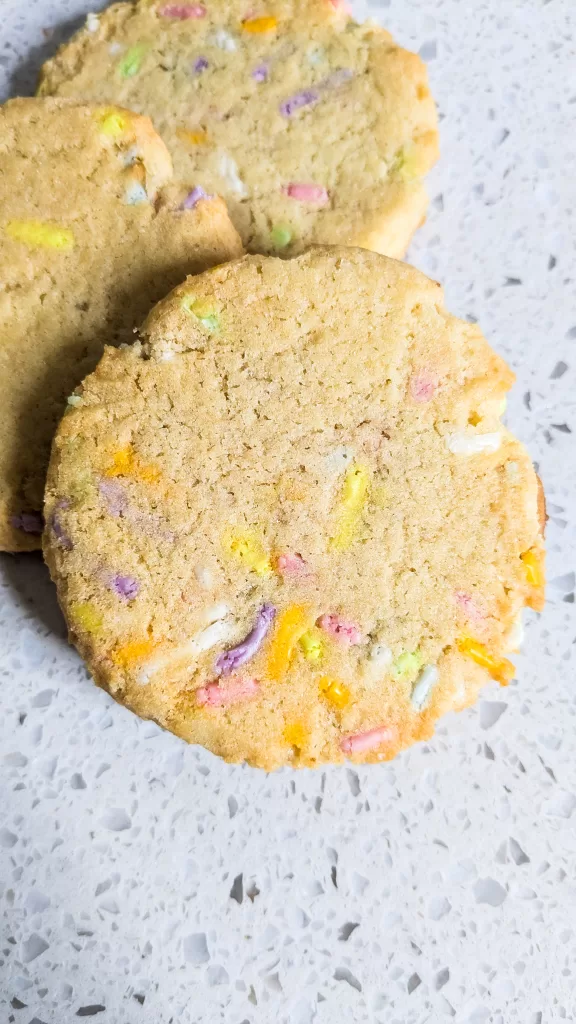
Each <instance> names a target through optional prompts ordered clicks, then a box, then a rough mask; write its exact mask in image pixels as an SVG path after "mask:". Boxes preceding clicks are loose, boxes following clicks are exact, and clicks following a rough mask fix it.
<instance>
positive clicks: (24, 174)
mask: <svg viewBox="0 0 576 1024" xmlns="http://www.w3.org/2000/svg"><path fill="white" fill-rule="evenodd" d="M0 168H1V169H0V178H1V184H2V188H1V191H2V204H1V210H0V239H1V243H2V245H1V254H0V336H1V338H2V342H1V344H0V434H1V436H2V446H1V448H0V550H7V551H25V550H32V549H34V548H39V547H40V546H41V541H40V534H41V532H42V517H41V510H42V504H43V494H44V479H45V474H46V466H47V464H48V457H49V452H50V443H51V440H52V435H53V432H54V428H55V426H56V423H57V421H58V419H59V417H60V416H61V415H62V412H63V410H64V408H65V406H66V398H67V396H68V395H69V394H70V392H71V391H72V390H73V389H74V387H75V386H76V384H78V382H79V381H80V380H82V377H83V376H85V374H86V373H88V372H89V371H90V370H92V369H93V367H94V366H95V365H96V363H97V361H98V359H99V357H100V355H101V354H102V346H103V343H104V341H106V342H108V343H111V342H114V343H119V342H121V341H130V340H132V336H133V335H132V331H133V329H134V326H135V325H136V324H138V323H140V322H141V321H142V318H143V317H144V316H145V315H146V313H147V312H148V310H149V309H150V308H151V306H152V305H153V303H154V302H156V301H157V300H158V299H159V298H161V297H162V296H163V295H165V294H166V292H167V291H168V290H169V289H170V288H172V287H174V285H175V284H177V283H178V282H179V281H182V280H183V279H184V277H185V276H186V274H187V273H191V272H195V271H198V270H204V269H206V267H209V266H211V265H213V264H214V263H219V262H221V261H222V260H226V259H229V258H232V257H235V256H238V255H239V254H240V253H241V252H242V247H241V243H240V239H239V237H238V234H237V232H236V230H235V228H234V227H233V225H232V223H231V221H230V219H229V217H228V214H227V211H226V207H225V204H224V203H223V201H222V200H220V199H213V200H210V201H208V200H204V199H202V197H201V194H199V193H198V191H197V190H196V192H194V191H192V190H191V189H190V188H187V187H185V186H183V185H179V184H177V183H175V182H173V181H172V164H171V160H170V156H169V154H168V151H167V149H166V147H165V145H164V143H163V142H162V140H161V139H160V138H159V136H158V135H156V133H155V132H154V130H153V128H152V124H151V122H150V121H149V119H148V118H147V117H140V116H138V115H135V114H131V113H129V112H128V111H126V110H121V109H119V108H117V107H109V106H100V107H92V108H90V107H85V106H79V105H78V104H75V103H74V102H73V101H71V100H59V99H45V100H40V99H18V100H12V101H10V102H9V103H7V104H5V106H3V107H1V108H0ZM72 401H73V400H72Z"/></svg>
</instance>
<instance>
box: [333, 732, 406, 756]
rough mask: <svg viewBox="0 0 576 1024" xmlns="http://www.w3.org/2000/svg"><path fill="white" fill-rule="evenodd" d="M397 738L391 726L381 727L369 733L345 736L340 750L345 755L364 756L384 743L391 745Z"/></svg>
mask: <svg viewBox="0 0 576 1024" xmlns="http://www.w3.org/2000/svg"><path fill="white" fill-rule="evenodd" d="M395 738H396V730H395V729H394V728H392V727H391V726H389V725H381V726H379V727H378V728H377V729H369V730H368V732H357V733H355V734H354V735H352V736H344V738H343V739H342V740H341V741H340V750H341V751H342V752H343V753H344V754H363V753H364V751H365V750H374V748H375V747H381V746H382V744H384V743H391V742H392V740H394V739H395Z"/></svg>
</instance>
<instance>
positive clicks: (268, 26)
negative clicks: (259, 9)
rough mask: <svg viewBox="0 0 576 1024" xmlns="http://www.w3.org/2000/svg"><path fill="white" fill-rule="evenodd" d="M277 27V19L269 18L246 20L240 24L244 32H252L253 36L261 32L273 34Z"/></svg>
mask: <svg viewBox="0 0 576 1024" xmlns="http://www.w3.org/2000/svg"><path fill="white" fill-rule="evenodd" d="M277 25H278V19H277V18H273V17H271V16H267V17H263V18H247V19H246V21H243V22H242V28H243V29H244V31H245V32H252V33H253V34H254V35H256V34H261V33H262V32H273V31H274V29H275V28H276V27H277Z"/></svg>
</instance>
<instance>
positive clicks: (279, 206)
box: [40, 0, 437, 257]
mask: <svg viewBox="0 0 576 1024" xmlns="http://www.w3.org/2000/svg"><path fill="white" fill-rule="evenodd" d="M40 91H41V92H42V93H44V94H54V95H59V96H73V97H76V98H82V99H89V100H97V101H108V102H114V103H121V104H122V105H124V106H128V107H131V108H132V109H134V110H138V111H142V112H143V113H146V114H149V115H150V117H151V118H152V120H153V121H154V125H155V127H156V129H157V131H159V132H160V134H161V136H162V138H163V139H164V141H165V142H166V144H167V145H168V147H169V149H170V152H171V153H172V156H173V159H174V165H175V168H176V171H177V172H178V173H179V174H180V175H182V176H184V177H186V179H187V180H191V181H194V182H196V183H197V184H198V185H199V186H201V187H203V188H204V189H205V190H206V191H207V192H209V193H211V192H217V193H220V194H221V195H222V196H224V198H225V199H226V201H227V203H228V208H229V210H230V214H231V217H232V219H233V221H234V223H235V224H236V226H237V228H238V230H239V231H240V234H241V235H242V239H243V241H244V244H245V246H246V247H247V248H248V249H249V250H250V251H251V252H262V253H274V254H278V255H285V256H286V255H288V256H290V255H294V254H296V253H299V252H301V251H302V250H303V249H304V248H305V247H306V246H307V245H309V244H310V243H337V244H342V245H361V246H364V247H366V248H368V249H374V250H376V251H377V252H383V253H385V254H386V255H388V256H396V257H400V256H402V255H403V254H404V252H405V249H406V246H407V244H408V241H409V239H410V237H411V235H412V233H413V232H414V230H415V229H416V228H417V227H418V225H419V224H420V223H421V221H422V220H423V217H424V214H425V211H426V205H427V196H426V192H425V189H424V186H423V178H424V176H425V175H426V173H427V172H428V170H429V169H430V167H431V166H432V164H433V163H434V161H435V159H436V156H437V131H436V111H435V107H434V103H433V100H432V98H431V96H430V92H429V89H428V80H427V75H426V69H425V66H424V64H423V63H422V61H421V60H420V58H419V57H417V56H416V55H415V54H413V53H408V52H407V51H406V50H402V49H400V48H399V47H398V46H396V45H395V43H394V41H393V40H392V38H391V36H390V35H389V34H388V33H387V32H384V31H383V30H382V29H381V28H379V27H378V26H376V25H374V24H372V23H368V24H365V25H357V24H356V23H355V22H353V21H352V20H351V18H350V17H349V14H348V12H347V10H346V8H345V5H344V4H341V3H340V2H339V0H277V2H274V3H270V2H267V3H266V4H265V5H259V6H256V7H252V6H251V5H250V3H247V2H246V0H207V2H206V3H205V4H204V3H201V4H200V3H185V4H172V3H166V2H165V0H140V2H139V3H136V2H132V3H120V4H114V5H113V6H112V7H110V8H109V9H108V10H107V11H105V12H104V13H103V14H100V15H97V16H96V15H90V16H89V18H88V21H87V24H86V26H85V28H84V29H83V30H82V31H81V32H80V33H79V34H78V35H76V36H75V37H74V38H73V40H72V41H71V42H70V43H68V44H66V45H65V46H64V47H62V49H61V50H60V51H59V53H58V54H57V56H56V57H55V58H54V59H53V60H51V61H49V62H48V63H47V64H46V65H45V67H44V70H43V75H42V82H41V86H40Z"/></svg>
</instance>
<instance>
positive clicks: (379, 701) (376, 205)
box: [0, 0, 545, 769]
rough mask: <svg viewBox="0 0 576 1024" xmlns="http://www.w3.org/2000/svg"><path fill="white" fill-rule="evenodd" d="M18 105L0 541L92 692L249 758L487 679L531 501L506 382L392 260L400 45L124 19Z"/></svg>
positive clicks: (381, 741)
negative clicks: (54, 617) (56, 618)
mask: <svg viewBox="0 0 576 1024" xmlns="http://www.w3.org/2000/svg"><path fill="white" fill-rule="evenodd" d="M40 94H41V97H40V98H37V99H22V100H12V101H10V102H8V103H7V104H6V105H5V106H4V108H1V109H0V147H1V151H2V159H1V164H0V173H1V175H2V179H3V181H4V189H3V198H2V200H1V202H0V232H1V234H2V244H3V248H2V263H3V275H2V276H3V281H2V286H1V290H0V296H1V305H0V321H1V323H2V337H3V342H2V347H1V348H0V358H1V359H2V360H3V363H4V367H5V368H4V372H3V374H2V378H1V380H2V383H1V385H0V386H1V388H2V402H1V404H0V422H2V425H3V437H4V439H5V444H4V445H3V447H2V451H1V453H0V547H1V548H2V549H3V550H6V551H25V550H33V549H36V548H40V547H41V546H43V549H44V555H45V558H46V561H47V563H48V565H49V568H50V572H51V574H52V577H53V579H54V581H55V583H56V586H57V590H58V597H59V601H60V604H61V606H62V609H63V611H64V614H65V616H66V620H67V622H68V626H69V630H70V637H71V640H72V641H73V642H74V644H75V645H76V646H77V648H78V650H79V651H80V653H81V655H82V657H83V658H84V659H85V661H86V663H87V664H88V666H89V668H90V670H91V672H92V674H93V676H94V678H95V680H96V681H97V682H98V683H99V684H100V685H102V686H104V687H105V688H106V689H107V690H108V691H109V692H110V693H111V694H112V695H113V696H114V697H115V698H116V699H117V700H119V701H121V702H122V703H124V704H127V705H128V706H129V707H131V708H132V709H133V710H134V711H135V712H137V713H138V714H139V715H141V716H143V717H147V718H153V719H155V720H156V721H158V722H159V723H160V724H161V725H163V726H165V727H166V728H168V729H170V730H172V731H173V732H175V733H176V734H177V735H179V736H182V737H183V738H184V739H186V740H188V741H190V742H193V743H201V744H203V745H204V746H205V747H207V748H208V749H210V750H212V751H213V752H215V753H217V754H219V755H221V756H222V757H224V758H225V759H226V760H228V761H243V760H245V761H248V762H249V763H250V764H253V765H257V766H260V767H263V768H266V769H272V768H276V767H278V766H280V765H284V764H289V765H293V766H316V765H319V764H323V763H326V762H341V761H343V760H344V759H352V760H354V761H357V762H366V761H381V760H388V759H390V758H391V757H393V756H395V754H396V753H398V751H400V750H401V749H402V748H404V747H406V746H408V745H409V744H411V743H413V742H414V741H416V740H420V739H424V738H427V737H429V736H431V735H432V733H433V729H434V723H435V721H436V719H437V718H438V717H439V716H440V715H442V714H444V713H445V712H446V711H449V710H454V709H456V710H457V709H460V708H463V707H466V706H467V705H469V704H471V703H472V702H473V701H474V700H475V698H476V695H477V693H478V691H479V689H480V687H482V686H483V685H484V684H485V683H486V682H488V681H489V680H490V679H495V680H497V681H498V682H500V683H501V684H502V685H505V684H506V683H508V682H509V681H510V680H511V679H512V678H513V676H514V665H513V664H512V662H511V661H510V660H509V658H508V657H507V654H508V653H509V652H511V651H515V650H517V649H518V645H519V643H520V639H521V613H522V609H523V607H524V606H525V605H529V606H531V607H533V608H536V609H539V608H540V607H541V605H542V602H543V587H544V569H543V559H544V549H543V530H544V521H545V510H544V499H543V494H542V489H541V486H540V484H539V480H538V478H537V476H536V474H535V472H534V469H533V466H532V463H531V461H530V459H529V457H528V455H527V453H526V452H525V450H524V448H523V447H522V445H521V444H520V443H519V442H518V441H517V440H516V439H515V438H514V437H513V436H512V435H511V434H510V433H509V432H508V431H507V429H506V428H505V427H504V426H503V424H502V422H501V419H500V418H501V415H502V413H503V411H504V407H505V395H506V392H507V390H508V389H509V388H510V386H511V384H512V383H513V375H512V373H511V371H510V370H509V369H508V367H507V366H506V364H505V363H504V362H503V360H502V359H501V358H500V357H499V356H497V355H496V354H495V353H494V352H493V351H492V350H491V348H490V347H489V345H488V344H487V342H486V341H485V339H484V338H483V336H482V334H481V333H480V331H479V330H478V328H477V327H476V326H475V325H471V324H468V323H464V322H462V321H460V320H457V319H456V318H454V317H452V316H450V314H449V313H447V311H446V310H445V309H444V307H443V304H442V292H441V289H440V286H439V285H438V284H436V283H435V282H432V281H430V280H428V279H427V278H426V277H424V276H423V275H422V274H420V273H419V272H418V271H416V270H414V269H413V268H412V267H409V266H407V265H406V264H403V263H400V262H397V261H396V258H399V257H401V256H402V255H403V254H404V252H405V249H406V246H407V244H408V242H409V239H410V237H411V235H412V233H413V231H414V230H415V228H416V227H417V226H418V224H419V223H420V222H421V221H422V219H423V217H424V214H425V208H426V192H425V189H424V185H423V178H424V176H425V174H426V172H427V171H428V170H429V168H430V167H431V165H432V163H433V162H434V160H435V158H436V151H437V132H436V115H435V108H434V104H433V101H432V99H431V97H430V93H429V90H428V84H427V79H426V73H425V69H424V66H423V65H422V63H421V61H420V60H419V58H417V57H416V56H415V55H413V54H410V53H407V52H406V51H404V50H402V49H400V48H399V47H398V46H396V45H395V43H394V42H393V40H392V39H391V38H390V36H389V35H388V34H387V33H386V32H384V31H383V30H381V29H380V28H377V27H375V26H374V25H371V24H368V25H357V24H355V23H354V22H353V21H352V20H351V18H350V16H349V14H348V13H347V11H346V9H345V8H344V7H343V6H342V5H341V4H340V2H339V0H278V2H276V3H274V4H266V5H264V6H261V7H258V8H257V9H247V8H246V6H245V5H244V4H241V3H240V2H239V0H232V2H230V3H224V2H223V0H212V2H211V3H209V4H206V5H204V4H201V3H184V4H172V3H165V2H163V0H139V2H131V3H120V4H115V5H113V6H112V7H110V8H109V9H108V10H107V11H105V12H104V13H102V14H100V15H98V16H97V15H89V16H88V19H87V23H86V26H85V28H84V29H83V30H82V31H81V32H80V33H79V34H78V35H77V36H76V37H75V38H74V39H72V41H71V42H70V43H68V44H67V45H66V46H64V47H63V48H62V50H61V51H60V52H59V53H58V54H57V55H56V57H55V58H54V59H53V60H51V61H49V62H48V64H47V65H46V67H45V68H44V70H43V73H42V81H41V86H40ZM244 252H247V253H248V255H243V253H244ZM390 257H394V258H393V259H391V258H390Z"/></svg>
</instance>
